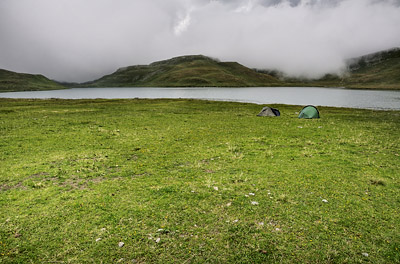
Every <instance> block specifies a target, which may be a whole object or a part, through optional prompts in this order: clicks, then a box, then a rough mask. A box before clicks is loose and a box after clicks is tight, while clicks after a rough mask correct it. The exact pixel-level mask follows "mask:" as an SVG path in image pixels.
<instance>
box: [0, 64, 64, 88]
mask: <svg viewBox="0 0 400 264" xmlns="http://www.w3.org/2000/svg"><path fill="white" fill-rule="evenodd" d="M64 88H65V87H64V86H62V85H60V84H58V83H56V82H55V81H52V80H49V79H47V78H46V77H44V76H43V75H34V74H27V73H17V72H12V71H7V70H2V69H0V92H17V91H40V90H56V89H64Z"/></svg>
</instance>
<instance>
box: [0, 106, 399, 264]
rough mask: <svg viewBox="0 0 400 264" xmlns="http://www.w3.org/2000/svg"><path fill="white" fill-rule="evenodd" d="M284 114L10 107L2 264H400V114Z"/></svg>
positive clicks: (1, 184)
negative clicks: (308, 117)
mask: <svg viewBox="0 0 400 264" xmlns="http://www.w3.org/2000/svg"><path fill="white" fill-rule="evenodd" d="M274 107H276V108H278V109H279V110H280V111H281V113H282V116H281V117H272V118H271V117H269V118H268V117H257V116H256V114H257V113H258V112H259V111H260V110H261V108H262V106H260V105H254V104H244V103H232V102H208V101H196V100H139V99H137V100H14V99H0V153H1V155H0V212H1V214H0V263H399V262H400V209H399V208H400V156H399V155H400V139H399V131H400V112H399V111H372V110H354V109H342V108H329V107H320V108H319V110H320V113H321V116H322V118H321V119H318V120H317V119H314V120H305V119H298V118H297V115H298V112H299V111H300V110H301V107H299V106H286V105H274ZM121 242H122V243H123V244H122V243H121Z"/></svg>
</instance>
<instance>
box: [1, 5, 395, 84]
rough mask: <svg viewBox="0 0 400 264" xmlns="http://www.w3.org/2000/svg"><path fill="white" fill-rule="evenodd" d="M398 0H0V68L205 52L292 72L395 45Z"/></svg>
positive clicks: (78, 68) (112, 64)
mask: <svg viewBox="0 0 400 264" xmlns="http://www.w3.org/2000/svg"><path fill="white" fill-rule="evenodd" d="M399 25H400V0H380V1H378V0H336V1H332V0H325V1H324V0H303V1H301V0H290V1H289V0H287V1H285V0H230V1H228V0H225V1H223V0H219V1H218V0H168V1H165V0H18V1H16V0H1V1H0V38H1V41H0V68H4V69H9V70H13V71H18V72H29V73H41V74H44V75H46V76H47V77H49V78H52V79H56V80H60V81H71V82H72V81H75V82H83V81H89V80H93V79H96V78H98V77H100V76H102V75H104V74H106V73H111V72H113V71H114V70H116V69H117V68H119V67H123V66H127V65H136V64H148V63H151V62H153V61H157V60H162V59H168V58H171V57H174V56H180V55H187V54H203V55H206V56H211V57H215V58H219V59H220V60H222V61H238V62H240V63H241V64H244V65H245V66H248V67H254V68H261V69H277V70H281V71H283V72H284V73H286V74H288V75H291V76H305V77H318V76H321V75H322V74H324V73H328V72H340V71H342V70H343V67H344V60H345V59H346V58H351V57H356V56H360V55H364V54H366V53H370V52H375V51H379V50H383V49H387V48H392V47H396V46H400V30H399Z"/></svg>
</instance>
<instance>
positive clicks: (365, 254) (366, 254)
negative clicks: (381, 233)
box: [361, 252, 369, 257]
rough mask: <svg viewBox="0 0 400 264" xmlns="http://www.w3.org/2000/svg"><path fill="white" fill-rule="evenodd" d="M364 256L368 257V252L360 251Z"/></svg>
mask: <svg viewBox="0 0 400 264" xmlns="http://www.w3.org/2000/svg"><path fill="white" fill-rule="evenodd" d="M361 254H362V255H363V256H364V257H368V256H369V254H368V253H365V252H363V253H361Z"/></svg>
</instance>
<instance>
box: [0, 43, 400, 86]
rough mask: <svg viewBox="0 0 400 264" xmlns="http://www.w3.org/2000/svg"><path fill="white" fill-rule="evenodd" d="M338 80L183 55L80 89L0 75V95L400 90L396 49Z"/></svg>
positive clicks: (360, 61)
mask: <svg viewBox="0 0 400 264" xmlns="http://www.w3.org/2000/svg"><path fill="white" fill-rule="evenodd" d="M346 63H347V72H346V73H344V74H343V75H336V74H326V75H325V76H323V77H322V78H319V79H306V78H291V77H286V76H285V75H284V74H283V73H282V72H279V71H277V70H268V69H265V70H263V69H250V68H248V67H246V66H243V65H242V64H240V63H238V62H221V61H220V60H218V59H215V58H211V57H207V56H204V55H185V56H178V57H174V58H171V59H166V60H161V61H156V62H153V63H150V64H148V65H132V66H126V67H121V68H119V69H117V70H116V71H115V72H113V73H110V74H108V75H104V76H103V77H101V78H99V79H96V80H93V81H89V82H85V83H61V82H56V81H53V80H50V79H48V78H46V77H45V76H43V75H40V74H27V73H16V72H12V71H8V70H2V69H0V92H12V91H39V90H54V89H64V88H71V87H83V88H84V87H257V86H258V87H274V86H276V87H281V86H292V87H301V86H317V87H345V88H354V89H392V90H400V48H399V47H396V48H392V49H388V50H383V51H379V52H375V53H371V54H367V55H364V56H360V57H356V58H352V59H348V60H347V61H346Z"/></svg>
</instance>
